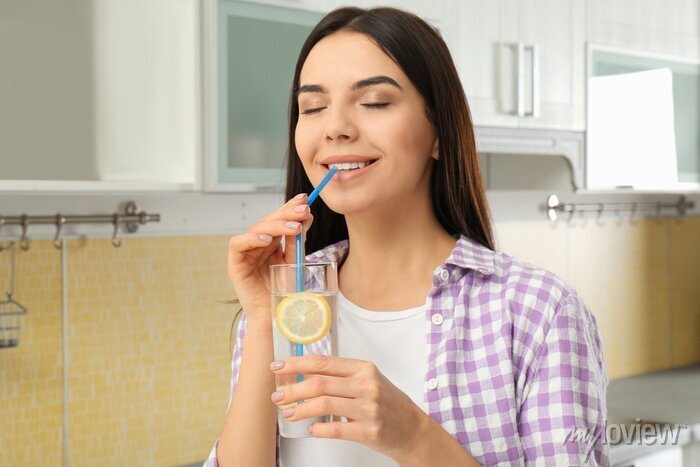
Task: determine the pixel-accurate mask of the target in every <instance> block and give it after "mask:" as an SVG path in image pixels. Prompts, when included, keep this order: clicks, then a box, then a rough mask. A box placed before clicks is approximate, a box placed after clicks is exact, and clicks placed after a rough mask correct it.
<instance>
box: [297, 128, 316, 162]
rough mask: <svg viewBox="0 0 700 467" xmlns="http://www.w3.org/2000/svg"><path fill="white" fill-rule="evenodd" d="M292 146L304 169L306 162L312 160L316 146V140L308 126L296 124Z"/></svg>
mask: <svg viewBox="0 0 700 467" xmlns="http://www.w3.org/2000/svg"><path fill="white" fill-rule="evenodd" d="M294 144H295V146H296V148H297V153H298V154H299V157H300V158H301V162H302V163H303V164H304V167H306V164H307V162H308V161H311V159H313V155H314V151H315V146H316V145H317V141H316V138H315V137H314V135H313V131H312V128H310V127H309V125H306V124H297V126H296V129H295V130H294Z"/></svg>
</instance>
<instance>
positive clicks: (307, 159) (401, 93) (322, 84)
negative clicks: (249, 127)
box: [295, 31, 438, 215]
mask: <svg viewBox="0 0 700 467" xmlns="http://www.w3.org/2000/svg"><path fill="white" fill-rule="evenodd" d="M298 103H299V120H298V122H297V126H296V133H295V137H296V148H297V152H298V153H299V157H300V158H301V162H302V164H303V166H304V170H305V171H306V174H307V175H308V177H309V179H310V180H311V183H312V184H313V185H314V186H316V185H318V184H319V183H320V182H321V180H322V179H323V177H324V176H325V175H326V174H327V173H328V171H329V170H330V166H329V164H332V163H334V162H345V163H349V162H352V161H355V162H360V161H367V162H371V163H370V164H369V165H366V166H365V167H361V168H359V169H355V170H351V171H347V172H345V171H339V172H338V173H336V174H335V175H334V176H333V179H332V180H331V182H330V183H329V184H328V185H327V186H326V188H325V189H324V190H323V192H322V195H321V196H322V198H323V200H324V202H325V203H326V204H327V205H328V206H329V207H330V208H331V209H332V210H333V211H335V212H338V213H341V214H346V215H347V214H351V213H354V212H361V211H363V210H366V209H370V208H375V207H379V206H386V205H390V206H397V207H398V204H399V203H401V202H404V203H411V202H412V201H411V200H412V199H415V197H416V196H425V195H426V193H427V190H428V187H429V184H430V170H431V167H432V163H433V160H432V159H433V158H434V159H437V154H438V153H437V144H436V143H437V141H436V134H435V130H434V128H433V125H432V124H431V123H430V121H429V120H428V118H427V115H426V108H425V102H424V100H423V98H422V96H421V95H420V93H419V92H418V90H417V89H416V88H415V87H414V86H413V84H412V83H411V82H410V81H409V79H408V77H407V76H406V75H405V74H404V72H403V71H402V70H401V69H400V68H399V66H398V65H397V64H396V63H394V62H393V61H392V59H391V58H390V57H389V56H388V55H386V54H385V53H384V52H383V51H382V50H381V49H380V48H379V47H377V46H376V45H375V44H374V43H373V42H372V41H371V40H370V39H369V38H368V37H367V36H366V35H364V34H360V33H356V32H348V31H339V32H336V33H334V34H332V35H330V36H328V37H326V38H324V39H322V40H321V41H319V42H318V43H317V44H316V45H315V46H314V47H313V49H312V50H311V52H310V53H309V56H308V57H307V59H306V62H304V65H303V67H302V69H301V75H300V80H299V93H298ZM372 161H373V162H372ZM365 163H366V162H365Z"/></svg>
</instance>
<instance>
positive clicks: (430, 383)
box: [428, 378, 438, 391]
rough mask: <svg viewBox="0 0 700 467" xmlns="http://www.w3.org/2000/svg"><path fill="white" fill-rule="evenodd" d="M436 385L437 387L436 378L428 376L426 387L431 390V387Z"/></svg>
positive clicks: (434, 387)
mask: <svg viewBox="0 0 700 467" xmlns="http://www.w3.org/2000/svg"><path fill="white" fill-rule="evenodd" d="M437 387H438V382H437V379H435V378H430V379H429V380H428V389H430V390H431V391H432V390H433V389H436V388H437Z"/></svg>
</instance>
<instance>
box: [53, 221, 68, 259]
mask: <svg viewBox="0 0 700 467" xmlns="http://www.w3.org/2000/svg"><path fill="white" fill-rule="evenodd" d="M65 223H66V218H65V217H63V216H62V215H60V214H56V235H55V236H54V237H53V246H54V247H55V248H56V249H57V250H60V249H61V248H63V240H61V228H62V227H63V224H65Z"/></svg>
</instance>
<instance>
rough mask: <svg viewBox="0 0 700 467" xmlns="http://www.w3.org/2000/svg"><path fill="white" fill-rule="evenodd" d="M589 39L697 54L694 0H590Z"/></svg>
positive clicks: (698, 18) (699, 15) (698, 16)
mask: <svg viewBox="0 0 700 467" xmlns="http://www.w3.org/2000/svg"><path fill="white" fill-rule="evenodd" d="M585 4H586V7H587V10H588V11H587V16H588V18H589V23H588V24H589V26H588V33H587V36H588V40H589V41H590V42H592V43H594V44H598V45H606V46H611V47H622V48H631V49H636V50H639V51H646V52H656V53H662V54H670V55H682V56H687V57H695V58H698V57H700V2H698V1H697V0H674V1H672V2H664V1H662V0H615V1H610V0H589V1H587V2H585Z"/></svg>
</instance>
